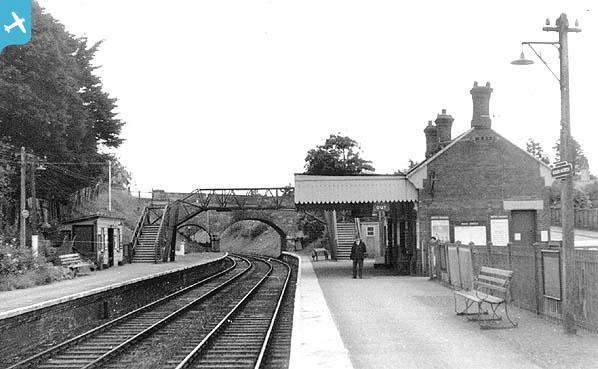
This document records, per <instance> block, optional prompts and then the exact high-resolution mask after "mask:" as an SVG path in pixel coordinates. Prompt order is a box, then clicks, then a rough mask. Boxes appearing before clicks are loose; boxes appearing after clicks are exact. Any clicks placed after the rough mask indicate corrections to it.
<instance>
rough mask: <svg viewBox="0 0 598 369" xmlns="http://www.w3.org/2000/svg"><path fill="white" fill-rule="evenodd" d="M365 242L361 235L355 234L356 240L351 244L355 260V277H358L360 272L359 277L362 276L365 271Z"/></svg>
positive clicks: (352, 256)
mask: <svg viewBox="0 0 598 369" xmlns="http://www.w3.org/2000/svg"><path fill="white" fill-rule="evenodd" d="M366 251H367V250H366V247H365V242H363V241H362V240H361V238H360V237H359V235H355V241H354V242H353V246H351V260H353V278H357V273H358V272H359V278H361V275H362V271H363V259H364V258H365V254H366Z"/></svg>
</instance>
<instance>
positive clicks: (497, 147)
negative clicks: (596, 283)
mask: <svg viewBox="0 0 598 369" xmlns="http://www.w3.org/2000/svg"><path fill="white" fill-rule="evenodd" d="M491 93H492V88H491V87H490V84H489V83H487V84H486V85H485V86H479V85H478V84H477V82H476V83H474V86H473V88H472V89H471V95H472V99H473V117H472V120H471V128H470V129H469V130H467V131H466V132H464V133H462V134H460V135H459V136H457V137H456V138H454V139H452V137H451V135H452V133H451V126H452V123H453V118H452V117H451V116H450V115H447V114H446V111H444V110H443V111H442V113H441V114H439V115H438V117H437V118H436V120H435V122H434V123H432V122H429V123H428V126H427V127H426V128H425V129H424V133H425V136H426V160H425V161H423V162H422V163H421V164H419V165H418V166H417V167H415V168H413V169H412V170H411V171H409V173H407V178H408V179H409V180H410V182H411V183H413V184H414V186H415V187H416V188H417V189H418V211H417V223H418V229H419V231H418V246H419V247H420V248H421V247H422V246H423V245H424V244H425V243H426V242H427V241H428V240H430V238H431V237H432V236H434V237H435V238H436V239H438V240H441V241H445V242H457V241H460V242H461V243H463V244H469V243H470V242H473V243H474V244H476V245H486V244H488V243H492V244H493V245H496V246H506V245H507V243H513V244H521V245H530V246H531V245H532V244H533V243H534V242H537V241H540V240H548V237H549V230H550V209H549V201H550V185H551V184H552V181H553V179H552V176H551V170H550V167H549V166H548V165H546V164H545V163H543V162H541V161H540V160H538V159H536V158H535V157H534V156H532V155H530V154H529V153H528V152H527V151H525V150H523V149H521V148H520V147H518V146H516V145H514V144H513V143H511V142H509V140H507V139H505V138H504V137H503V136H501V135H500V134H499V133H497V132H496V131H495V130H494V129H492V122H491V119H490V113H489V106H490V95H491Z"/></svg>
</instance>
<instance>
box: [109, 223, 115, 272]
mask: <svg viewBox="0 0 598 369" xmlns="http://www.w3.org/2000/svg"><path fill="white" fill-rule="evenodd" d="M108 266H109V267H111V266H114V228H108Z"/></svg>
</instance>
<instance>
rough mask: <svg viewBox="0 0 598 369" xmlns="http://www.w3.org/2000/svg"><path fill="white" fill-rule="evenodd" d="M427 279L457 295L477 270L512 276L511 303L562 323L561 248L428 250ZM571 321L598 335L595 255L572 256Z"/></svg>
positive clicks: (543, 245) (454, 247) (456, 247)
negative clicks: (504, 271) (447, 286)
mask: <svg viewBox="0 0 598 369" xmlns="http://www.w3.org/2000/svg"><path fill="white" fill-rule="evenodd" d="M427 254H428V258H429V260H428V270H429V275H430V277H433V278H435V279H438V280H442V281H443V282H445V283H449V284H451V285H452V286H453V287H454V288H457V289H469V288H471V281H472V278H473V276H475V275H477V273H478V272H479V270H480V268H481V267H482V266H490V267H495V268H501V269H508V270H512V271H513V272H514V274H513V280H512V283H511V291H510V293H511V299H512V300H513V302H514V303H515V305H517V306H519V307H521V308H524V309H527V310H531V311H533V312H536V313H537V314H540V315H545V316H549V317H552V318H556V319H561V298H562V295H563V293H564V291H563V286H562V284H561V272H562V270H563V267H562V260H561V257H560V255H561V245H560V243H556V242H551V244H550V245H549V244H547V243H536V244H534V245H533V246H526V245H523V246H517V245H511V244H509V245H508V246H474V245H468V246H465V245H461V244H437V245H429V246H428V247H427ZM573 257H574V260H575V267H576V268H575V278H574V280H573V281H572V283H571V285H572V286H573V289H574V295H575V298H574V306H575V309H574V315H575V321H576V323H577V324H578V325H580V326H582V327H585V328H588V329H591V330H594V331H597V330H598V252H596V251H591V250H575V251H574V252H573Z"/></svg>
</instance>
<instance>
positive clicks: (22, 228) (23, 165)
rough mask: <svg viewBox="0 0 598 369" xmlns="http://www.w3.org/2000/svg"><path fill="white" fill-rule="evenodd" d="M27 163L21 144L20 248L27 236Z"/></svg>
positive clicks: (22, 247) (22, 246) (23, 246)
mask: <svg viewBox="0 0 598 369" xmlns="http://www.w3.org/2000/svg"><path fill="white" fill-rule="evenodd" d="M26 172H27V164H26V163H25V147H23V146H21V214H20V218H19V219H20V220H21V224H20V235H19V245H20V246H21V249H24V248H25V246H26V243H25V238H26V237H27V232H26V227H25V220H26V219H27V217H26V215H27V213H26V211H27V210H26V208H25V202H26V201H27V196H26V194H25V176H26V175H27V173H26Z"/></svg>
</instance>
